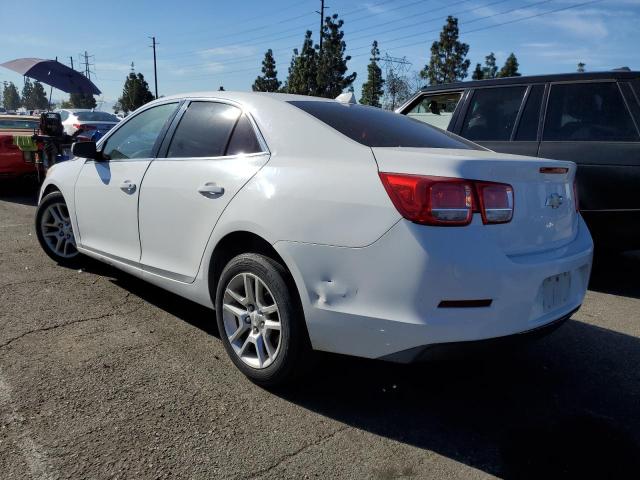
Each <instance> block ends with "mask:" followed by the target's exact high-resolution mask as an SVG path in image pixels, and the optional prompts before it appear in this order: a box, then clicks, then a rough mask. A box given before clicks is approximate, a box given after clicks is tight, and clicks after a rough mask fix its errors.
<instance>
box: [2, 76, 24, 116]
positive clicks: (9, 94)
mask: <svg viewBox="0 0 640 480" xmlns="http://www.w3.org/2000/svg"><path fill="white" fill-rule="evenodd" d="M2 106H3V107H4V108H5V109H7V110H17V109H18V108H20V94H19V93H18V89H17V88H16V86H15V84H14V83H13V82H9V83H7V82H5V83H4V88H3V89H2Z"/></svg>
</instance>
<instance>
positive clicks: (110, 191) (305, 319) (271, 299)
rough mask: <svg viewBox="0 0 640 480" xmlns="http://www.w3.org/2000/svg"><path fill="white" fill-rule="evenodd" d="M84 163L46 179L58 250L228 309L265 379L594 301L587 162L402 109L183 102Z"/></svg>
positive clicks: (518, 327)
mask: <svg viewBox="0 0 640 480" xmlns="http://www.w3.org/2000/svg"><path fill="white" fill-rule="evenodd" d="M72 151H73V153H74V155H76V156H77V157H80V158H76V159H75V160H72V161H68V162H64V163H61V164H58V165H55V166H54V167H53V168H51V169H50V170H49V174H48V176H47V178H46V180H45V182H44V184H43V186H42V190H41V195H40V200H39V206H38V210H37V217H36V231H37V235H38V239H39V241H40V244H41V245H42V248H43V249H44V251H45V252H46V253H47V254H48V255H49V256H50V257H51V258H53V259H54V260H56V261H57V262H59V263H61V264H71V265H77V264H78V262H79V261H80V260H81V254H82V255H87V256H90V257H94V258H97V259H99V260H101V261H104V262H107V263H110V264H112V265H114V266H116V267H117V268H120V269H122V270H124V271H127V272H129V273H131V274H133V275H136V276H138V277H141V278H143V279H144V280H147V281H149V282H151V283H154V284H156V285H159V286H160V287H163V288H165V289H167V290H170V291H172V292H174V293H177V294H178V295H181V296H183V297H185V298H188V299H191V300H193V301H196V302H199V303H201V304H203V305H206V306H208V307H211V308H215V311H216V319H217V322H218V327H219V331H220V336H221V339H222V342H223V343H224V346H225V348H226V350H227V352H228V353H229V355H230V357H231V359H232V361H233V362H234V363H235V365H236V366H237V367H238V368H239V369H240V370H241V371H242V372H243V373H244V374H245V375H247V376H248V377H249V378H251V379H252V380H253V381H255V382H257V383H259V384H262V385H274V384H278V383H280V382H283V381H286V380H288V379H290V378H291V377H292V376H293V375H295V374H296V373H298V372H299V371H300V370H301V369H302V367H303V365H304V364H305V361H306V359H308V358H309V355H310V351H311V349H315V350H323V351H329V352H337V353H342V354H349V355H357V356H362V357H368V358H380V359H386V360H393V361H399V362H408V361H413V360H416V359H419V358H421V355H422V353H423V351H424V350H425V349H426V348H429V347H430V346H433V345H436V344H443V343H450V342H468V341H473V340H482V339H489V338H495V337H504V336H510V335H515V336H518V337H519V338H522V335H521V334H522V333H523V332H533V331H536V332H538V331H539V330H540V329H543V330H544V329H551V328H552V327H555V326H556V325H558V324H559V323H560V322H562V321H563V320H565V319H567V318H568V317H569V316H570V315H571V314H572V313H573V312H574V311H575V310H576V309H577V308H578V307H579V306H580V304H581V303H582V300H583V297H584V294H585V291H586V287H587V282H588V279H589V274H590V269H591V258H592V250H593V244H592V241H591V237H590V235H589V231H588V230H587V228H586V226H585V224H584V222H583V220H582V218H581V216H580V214H579V212H578V210H577V199H576V198H575V197H574V189H573V182H574V175H575V170H576V166H575V164H573V163H571V162H558V161H553V160H544V159H538V158H531V157H529V158H527V157H519V156H514V155H504V154H499V153H494V152H491V151H488V150H486V149H484V148H482V147H480V146H478V145H475V144H474V143H472V142H469V141H467V140H464V139H462V138H460V137H457V136H455V135H452V134H449V133H446V132H443V131H442V130H439V129H436V128H433V127H431V126H428V125H426V124H424V123H421V122H417V121H414V120H411V119H409V118H407V117H404V116H401V115H396V114H395V113H392V112H385V111H382V110H380V109H377V108H373V107H365V106H361V105H351V104H346V103H341V102H339V101H334V100H327V99H321V98H313V97H304V96H296V95H283V94H265V93H232V92H212V93H208V94H197V96H190V95H182V96H173V97H166V98H162V99H160V100H157V101H154V102H151V103H149V104H147V105H145V106H144V107H142V108H141V109H139V110H137V111H136V112H134V113H133V114H131V115H130V116H129V117H127V119H126V120H124V121H123V122H122V123H121V124H120V125H118V126H117V127H116V128H114V129H113V130H112V131H110V132H109V133H108V134H107V135H106V136H105V137H104V138H103V139H101V140H100V141H99V142H98V143H97V145H96V143H94V142H83V143H75V144H74V146H73V147H72ZM212 319H213V315H212Z"/></svg>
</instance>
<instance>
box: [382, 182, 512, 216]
mask: <svg viewBox="0 0 640 480" xmlns="http://www.w3.org/2000/svg"><path fill="white" fill-rule="evenodd" d="M379 175H380V180H382V184H383V185H384V188H385V190H386V191H387V194H388V195H389V198H390V199H391V201H392V202H393V205H394V206H395V207H396V209H397V210H398V212H400V214H401V215H402V216H403V217H404V218H406V219H407V220H410V221H412V222H414V223H419V224H423V225H438V226H454V227H455V226H464V225H469V224H470V223H471V220H472V219H473V213H474V212H477V211H479V212H480V213H481V214H482V221H483V223H485V224H492V223H506V222H509V221H511V218H512V217H513V201H514V200H513V199H514V196H513V188H512V187H511V185H507V184H504V183H494V182H481V181H476V180H465V179H463V178H450V177H433V176H423V175H408V174H402V173H385V172H380V174H379Z"/></svg>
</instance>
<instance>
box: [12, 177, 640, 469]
mask: <svg viewBox="0 0 640 480" xmlns="http://www.w3.org/2000/svg"><path fill="white" fill-rule="evenodd" d="M2 188H3V186H2V185H0V192H2V190H1V189H2ZM34 197H35V194H34V193H29V194H25V193H22V192H13V193H9V194H7V193H6V191H5V193H0V326H1V328H0V472H2V473H1V474H0V476H1V477H2V478H3V479H27V478H33V479H58V478H60V479H65V478H73V479H102V478H114V479H115V478H119V479H124V478H132V479H147V478H149V479H155V478H190V479H211V478H222V479H226V478H229V479H253V478H256V479H280V478H292V479H300V478H348V479H369V478H371V479H380V480H390V479H409V478H411V479H413V478H416V479H418V478H419V479H429V478H434V479H435V478H465V479H467V478H472V479H473V478H487V477H493V476H497V477H505V478H544V477H549V476H554V474H555V476H557V475H558V474H560V473H561V474H562V475H564V476H579V475H580V476H583V477H585V478H588V477H596V476H600V477H603V476H604V475H607V476H609V477H614V478H615V477H623V476H627V475H625V474H629V472H636V474H637V469H638V468H640V460H639V459H640V455H639V453H640V448H639V445H640V408H638V405H640V283H638V281H637V271H638V268H639V267H640V255H638V254H635V255H634V254H627V255H625V256H622V257H614V258H611V259H605V260H603V261H602V263H601V264H600V265H598V266H597V267H596V270H595V273H594V276H593V281H592V287H591V290H590V292H589V293H588V296H587V299H586V301H585V304H584V306H583V308H582V309H581V310H580V311H579V312H578V313H577V314H575V315H574V317H573V319H572V320H571V321H569V322H568V323H567V324H566V325H565V326H563V327H562V328H561V329H560V330H558V331H557V332H555V333H554V334H553V335H551V336H549V337H547V338H545V339H542V340H540V341H538V342H536V343H534V344H532V345H530V346H528V347H527V348H520V349H518V351H516V352H489V353H490V354H482V355H481V356H474V357H472V358H471V359H466V360H465V359H450V360H435V361H433V362H432V363H429V364H426V365H418V366H398V365H390V364H385V363H381V362H373V361H365V360H359V359H351V358H345V357H338V356H329V355H323V356H321V357H320V358H319V362H318V366H317V367H316V370H315V371H314V372H313V374H312V375H310V376H309V378H307V379H305V380H304V381H303V382H302V383H301V384H300V385H298V386H297V387H295V388H290V389H288V390H285V391H279V392H268V391H266V390H263V389H261V388H259V387H256V386H255V385H253V384H251V383H250V382H248V381H247V380H246V379H245V378H244V377H243V376H242V375H241V374H240V373H239V372H238V371H237V370H236V369H235V368H234V367H233V365H232V363H231V362H230V360H228V359H227V356H226V353H225V351H224V348H223V347H222V344H221V343H220V341H219V340H218V338H217V332H216V329H215V325H214V318H213V312H211V311H209V310H207V309H205V308H203V307H200V306H198V305H195V304H193V303H191V302H188V301H186V300H183V299H181V298H179V297H177V296H174V295H172V294H169V293H167V292H164V291H162V290H160V289H158V288H156V287H153V286H150V285H147V284H145V283H144V282H142V281H140V280H137V279H135V278H132V277H130V276H128V275H126V274H124V273H121V272H118V271H116V270H114V269H112V268H110V267H107V266H104V265H101V264H98V263H96V262H87V265H86V267H85V268H84V269H82V270H81V271H78V270H69V269H65V268H63V267H60V266H57V265H55V264H54V263H53V262H52V261H51V260H50V259H49V258H48V257H46V256H45V255H44V253H43V252H42V251H41V250H40V247H39V246H38V244H37V240H36V236H35V232H34V231H33V225H32V221H33V216H34V212H35V207H34V201H35V200H34Z"/></svg>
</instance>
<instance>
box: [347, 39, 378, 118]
mask: <svg viewBox="0 0 640 480" xmlns="http://www.w3.org/2000/svg"><path fill="white" fill-rule="evenodd" d="M370 60H371V62H370V63H369V65H368V66H367V81H366V82H364V83H363V84H362V96H361V97H360V103H362V104H363V105H371V106H372V107H378V108H380V107H381V106H382V104H381V103H380V99H381V98H382V96H383V95H384V88H383V87H384V79H383V78H382V69H381V68H380V65H378V62H379V61H380V50H379V49H378V42H377V41H376V40H374V41H373V44H372V45H371V58H370ZM351 87H353V85H351Z"/></svg>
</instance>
